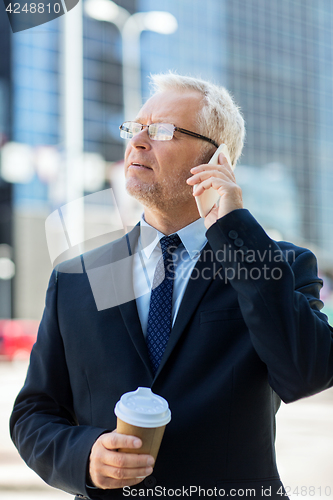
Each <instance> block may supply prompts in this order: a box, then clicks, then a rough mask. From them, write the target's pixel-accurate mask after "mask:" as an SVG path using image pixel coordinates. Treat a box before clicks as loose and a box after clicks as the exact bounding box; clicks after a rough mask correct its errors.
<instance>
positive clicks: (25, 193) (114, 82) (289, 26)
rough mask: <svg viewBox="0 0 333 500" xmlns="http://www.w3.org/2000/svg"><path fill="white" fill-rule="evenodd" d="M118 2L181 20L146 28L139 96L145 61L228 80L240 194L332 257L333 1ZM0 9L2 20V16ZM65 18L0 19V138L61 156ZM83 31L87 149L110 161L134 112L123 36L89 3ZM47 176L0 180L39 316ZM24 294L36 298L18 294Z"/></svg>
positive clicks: (19, 286)
mask: <svg viewBox="0 0 333 500" xmlns="http://www.w3.org/2000/svg"><path fill="white" fill-rule="evenodd" d="M118 4H119V5H121V6H122V7H124V8H126V9H127V10H128V11H129V12H130V13H131V14H132V13H134V12H137V11H150V10H166V11H168V12H170V13H172V14H173V15H174V16H175V17H176V19H177V22H178V30H177V31H176V32H175V33H174V34H172V35H161V34H157V33H153V32H150V31H144V32H143V33H142V35H141V40H140V48H141V73H142V98H143V100H145V99H146V98H147V97H148V96H149V86H148V80H149V79H148V76H149V74H150V73H156V72H166V71H168V70H174V71H177V72H178V73H180V74H188V75H191V76H199V77H202V78H204V79H208V80H212V81H213V82H215V83H217V84H220V85H224V86H226V87H227V88H228V89H229V90H230V91H231V93H232V94H233V96H234V97H235V100H236V102H237V103H238V104H239V105H240V107H241V109H242V111H243V114H244V117H245V121H246V127H247V139H246V144H245V147H244V153H243V156H242V157H241V160H240V168H239V169H238V172H237V169H236V177H237V179H238V181H239V183H240V185H241V186H242V187H243V191H244V200H245V204H246V206H247V207H248V208H249V209H250V210H251V211H252V212H253V214H254V215H255V216H256V217H257V218H258V219H259V221H260V222H261V223H262V224H263V225H264V227H265V228H266V229H267V230H271V229H273V230H275V231H277V232H278V233H279V234H280V236H281V238H283V239H289V240H292V241H295V242H296V243H300V244H303V245H305V246H310V247H313V248H314V249H315V251H316V253H317V254H318V256H319V259H320V265H321V268H322V269H323V270H325V271H326V270H330V269H333V258H332V257H331V250H330V249H331V246H332V244H333V231H332V230H331V221H332V220H333V213H332V212H333V204H332V201H331V192H332V190H333V170H332V168H331V158H332V153H333V140H332V137H333V110H332V106H333V88H332V72H333V54H332V32H333V25H332V24H333V7H332V3H331V1H330V0H319V1H318V2H312V1H311V0H272V1H270V2H267V1H266V0H233V1H232V2H230V1H229V2H228V1H226V0H206V1H205V2H199V1H198V0H182V1H179V0H119V1H118ZM2 8H3V7H2ZM0 19H1V22H2V23H4V22H5V21H6V17H5V16H1V17H0ZM62 22H63V19H62V18H61V17H60V18H58V19H55V20H53V21H51V22H49V23H47V24H45V25H42V26H39V27H36V28H33V29H31V30H27V31H23V32H20V33H15V34H14V35H13V34H10V32H9V29H8V28H9V25H8V26H7V28H6V29H7V34H6V32H5V31H3V30H1V35H0V36H1V37H2V38H3V39H4V41H3V43H7V44H8V54H9V55H10V57H8V58H7V59H5V62H2V63H1V66H0V101H1V102H2V106H1V105H0V106H1V107H0V126H1V130H0V133H1V134H4V135H3V137H4V138H5V140H8V138H10V140H12V141H15V142H19V143H24V144H28V145H30V146H31V147H32V148H34V150H35V149H37V148H38V147H39V146H41V145H48V146H52V147H53V148H55V150H56V151H57V153H58V155H59V157H60V158H61V155H62V152H63V140H64V138H63V92H62V88H63V87H62V85H63V83H62V81H63V80H62V77H63V66H62V32H63V27H62ZM83 34H84V37H83V51H84V150H85V151H86V152H90V153H99V154H101V155H102V156H103V158H104V159H105V161H106V162H108V163H109V164H110V163H111V162H116V161H118V160H120V159H121V158H122V153H123V143H122V141H121V140H120V139H119V130H118V126H119V124H120V123H122V121H124V119H133V118H134V117H124V113H123V101H122V99H123V98H122V74H121V69H122V56H121V39H120V36H119V32H118V30H117V28H116V27H115V26H114V25H113V24H112V23H106V22H101V21H96V20H93V19H91V18H89V17H88V16H87V15H84V18H83ZM6 61H7V62H6ZM8 61H10V64H9V63H8ZM6 64H7V66H6ZM4 82H5V83H4ZM4 89H5V90H4ZM4 96H6V97H4ZM4 103H7V104H4ZM8 103H9V104H8ZM6 105H7V106H8V105H9V108H8V109H10V110H11V112H8V111H6V110H5V107H6ZM246 167H248V168H246ZM111 176H112V174H111ZM107 181H108V179H106V184H105V187H107V186H108V183H107ZM111 182H112V179H111ZM55 184H56V181H55V180H54V177H52V176H50V177H49V178H48V177H47V176H46V178H44V177H43V175H40V173H38V171H37V172H35V174H34V175H33V176H32V177H31V179H30V181H29V182H26V183H16V184H14V185H13V186H10V185H8V183H7V184H2V186H5V191H6V190H7V191H6V192H5V191H1V198H0V203H2V202H3V201H1V200H4V199H6V196H7V195H8V193H9V192H11V191H13V214H14V215H13V224H12V227H13V242H14V246H15V260H16V267H17V273H16V277H15V307H14V311H15V315H16V316H18V317H23V316H25V317H27V316H28V317H39V315H40V312H41V309H42V306H43V300H44V290H45V286H46V283H47V279H48V276H49V274H50V271H51V268H52V264H51V261H50V259H49V255H48V251H47V245H46V239H45V229H44V223H45V219H46V218H47V216H48V215H49V214H50V213H51V212H52V211H53V210H54V209H55V208H57V203H58V202H59V203H63V201H61V197H59V198H55V197H54V187H55ZM1 189H3V187H1V185H0V190H1ZM88 192H89V191H87V193H88ZM254 192H255V196H254V195H253V193H254ZM6 193H7V194H6ZM52 193H53V194H52ZM268 204H269V207H268ZM0 222H1V221H0ZM0 231H1V230H0ZM0 234H1V233H0ZM36 242H38V244H37V245H36ZM0 243H1V242H0ZM28 270H29V271H28ZM31 291H32V292H33V293H31ZM41 291H42V292H41ZM32 295H33V296H34V300H30V299H27V296H32ZM36 297H37V298H36Z"/></svg>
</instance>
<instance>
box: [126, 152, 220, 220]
mask: <svg viewBox="0 0 333 500" xmlns="http://www.w3.org/2000/svg"><path fill="white" fill-rule="evenodd" d="M210 156H211V154H209V153H208V154H207V148H203V150H202V151H201V153H200V154H199V155H198V158H197V160H196V161H195V162H194V163H195V165H200V164H202V163H207V162H208V161H209V159H210ZM195 165H193V166H195ZM190 176H191V173H190V170H189V171H188V172H183V171H181V172H179V173H178V175H177V176H175V177H174V178H170V179H164V180H163V181H160V182H158V183H157V182H156V183H147V182H144V181H140V180H137V179H134V178H133V177H132V178H130V179H127V180H126V190H127V192H128V194H130V195H131V196H133V198H135V199H136V200H138V201H139V202H140V203H142V205H144V206H145V207H146V208H155V209H156V208H157V209H159V210H163V211H168V212H169V211H170V210H174V209H176V208H179V207H180V206H181V205H185V206H186V205H187V206H188V204H189V203H190V201H191V200H192V201H194V199H193V198H194V197H193V187H192V186H189V185H188V184H187V182H186V181H187V179H188V178H189V177H190Z"/></svg>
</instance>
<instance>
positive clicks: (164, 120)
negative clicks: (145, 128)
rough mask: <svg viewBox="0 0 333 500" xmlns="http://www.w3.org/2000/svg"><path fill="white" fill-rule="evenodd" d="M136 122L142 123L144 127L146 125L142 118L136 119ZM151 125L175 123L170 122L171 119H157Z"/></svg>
mask: <svg viewBox="0 0 333 500" xmlns="http://www.w3.org/2000/svg"><path fill="white" fill-rule="evenodd" d="M135 121H136V123H141V124H142V125H146V123H144V121H143V120H142V118H140V117H139V118H135ZM151 123H171V124H172V125H173V122H171V121H170V118H163V117H162V118H156V119H154V121H152V122H151Z"/></svg>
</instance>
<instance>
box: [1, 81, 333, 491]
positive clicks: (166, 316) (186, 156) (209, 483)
mask: <svg viewBox="0 0 333 500" xmlns="http://www.w3.org/2000/svg"><path fill="white" fill-rule="evenodd" d="M152 80H153V85H154V93H153V95H152V97H150V99H148V101H147V102H146V103H145V104H144V106H143V107H142V109H141V110H140V112H139V114H138V116H137V117H136V119H135V121H133V122H125V123H124V124H123V125H122V126H121V127H120V129H121V136H122V137H123V138H127V139H129V142H128V145H127V148H126V153H125V177H126V187H127V190H128V192H129V193H130V194H131V195H132V196H134V197H135V198H137V199H138V200H139V201H140V202H141V203H142V204H143V206H144V214H143V217H142V220H141V221H140V224H139V225H138V226H136V227H135V228H134V229H133V230H132V231H131V232H130V233H129V234H128V235H125V236H124V237H123V238H121V239H120V240H118V241H116V242H113V243H110V244H109V245H106V246H104V247H101V248H99V249H96V250H93V251H92V252H89V253H88V254H84V255H83V256H82V258H81V259H79V258H78V259H74V260H73V261H70V262H67V263H64V264H63V265H61V266H60V267H59V268H57V269H56V270H54V272H53V274H52V277H51V280H50V284H49V288H48V292H47V297H46V307H45V312H44V315H43V318H42V321H41V325H40V330H39V334H38V339H37V343H36V345H35V346H34V348H33V351H32V355H31V361H30V367H29V370H28V375H27V379H26V382H25V385H24V387H23V389H22V391H21V392H20V394H19V396H18V398H17V401H16V403H15V407H14V410H13V414H12V418H11V431H12V436H13V440H14V442H15V444H16V446H17V447H18V449H19V451H20V453H21V455H22V457H23V458H24V460H25V461H26V462H27V464H28V465H29V466H30V467H31V468H33V469H34V470H35V471H36V472H37V473H38V474H39V475H40V476H41V477H42V478H43V479H44V480H45V481H46V482H48V483H49V484H51V485H53V486H55V487H57V488H60V489H63V490H65V491H67V492H70V493H73V494H75V495H76V496H77V497H81V498H82V497H89V498H92V499H113V498H123V497H124V496H150V497H155V498H157V497H160V496H167V497H168V496H174V495H176V496H192V497H194V498H196V497H201V496H204V495H207V496H234V497H235V498H240V497H244V496H247V495H251V496H254V495H255V496H257V497H258V496H259V497H260V496H270V497H271V498H275V499H281V497H282V496H284V495H285V492H284V489H283V486H282V483H281V481H280V479H279V474H278V471H277V467H276V462H275V450H274V438H275V413H276V411H277V409H278V407H279V404H280V399H282V400H284V401H285V402H290V401H294V400H296V399H298V398H301V397H305V396H309V395H311V394H314V393H316V392H319V391H321V390H324V389H325V388H327V387H329V386H331V385H332V382H333V351H332V346H333V343H332V328H331V327H330V326H329V325H328V323H327V318H326V316H325V315H324V314H322V313H320V309H321V308H322V302H321V301H320V298H319V290H320V288H321V286H322V282H321V280H320V279H319V278H318V276H317V269H316V260H315V257H314V256H313V254H312V253H311V252H310V251H308V250H306V249H304V248H299V247H296V246H294V245H292V244H290V243H286V242H279V243H277V242H275V241H273V240H271V239H270V238H269V236H268V235H267V234H266V233H265V231H264V230H263V229H262V227H261V226H260V225H259V223H258V222H257V221H256V220H255V219H254V218H253V216H252V215H251V214H250V213H249V211H248V210H246V209H244V208H243V202H242V192H241V188H240V187H239V186H238V185H237V182H236V179H235V176H234V173H233V170H232V168H231V167H232V166H235V165H236V162H237V159H238V158H239V156H240V154H241V151H242V147H243V140H244V122H243V118H242V116H241V114H240V112H239V109H238V108H237V106H236V105H235V103H234V102H233V100H232V98H231V97H230V95H229V94H228V92H227V91H226V90H225V89H224V88H219V87H217V86H215V85H212V84H210V83H209V82H205V81H202V80H198V79H194V78H189V77H181V76H178V75H174V74H167V75H155V76H154V77H153V78H152ZM221 143H225V144H226V145H227V146H228V149H229V153H230V158H231V162H232V165H229V164H228V162H227V159H226V157H225V156H224V155H223V154H220V155H219V163H216V164H208V161H209V159H210V158H211V156H212V155H213V153H214V152H215V151H216V148H217V146H218V145H220V144H221ZM195 184H197V187H196V190H195V195H193V186H194V185H195ZM210 188H212V189H215V190H216V191H218V194H219V195H220V199H219V202H218V205H215V206H214V207H213V208H212V210H211V211H210V213H209V214H208V215H207V216H206V217H205V218H200V217H199V213H198V209H197V205H196V201H195V196H200V195H201V194H202V193H203V192H204V191H205V190H207V189H210ZM146 230H147V231H148V233H149V237H146V233H145V231H146ZM151 232H153V236H152V235H151ZM159 242H160V243H159ZM161 247H162V251H163V259H162V262H163V263H164V266H165V276H164V280H163V281H160V282H159V284H158V285H156V286H155V285H154V274H155V271H156V272H157V270H158V268H159V266H160V265H161ZM126 259H127V260H126ZM128 259H129V260H128ZM125 260H126V262H131V266H130V272H128V269H127V270H126V269H125V267H126V266H125ZM81 264H82V265H83V272H77V270H75V269H76V266H79V265H81ZM112 264H116V267H118V268H119V269H120V270H121V276H122V279H118V280H117V279H114V275H112V273H110V274H108V273H107V269H109V267H108V266H110V265H112ZM167 268H169V271H167ZM100 269H102V272H100V274H99V275H98V276H99V280H100V281H101V282H103V283H104V284H103V285H101V288H100V290H101V293H100V296H99V298H98V300H97V295H96V294H95V295H94V294H93V293H92V289H91V282H92V281H91V280H92V270H95V271H96V270H97V271H98V270H100ZM97 271H96V272H97ZM168 273H169V274H168ZM103 274H104V276H103ZM170 274H172V276H171V275H170ZM166 280H168V284H169V285H170V283H171V287H170V286H169V287H167V288H163V287H164V284H165V282H166ZM110 283H111V285H110ZM160 286H161V287H162V289H160V288H159V287H160ZM120 288H121V289H122V290H121V293H120V295H121V297H122V299H121V298H119V296H118V299H117V300H118V302H117V301H116V302H114V301H112V300H113V296H116V295H117V294H118V295H119V289H120ZM147 288H148V289H147ZM167 289H168V291H167ZM170 289H171V292H170ZM158 290H160V292H161V290H162V293H159V292H158ZM129 291H131V293H129ZM127 292H128V295H126V294H127ZM98 301H101V302H102V305H101V303H99V304H98ZM103 301H104V302H103ZM108 301H109V302H108ZM108 304H109V307H108ZM151 306H152V307H151ZM153 306H154V307H153ZM162 317H163V321H162V320H161V318H162ZM138 386H145V387H151V389H152V390H153V391H154V392H155V393H157V394H159V395H161V396H163V397H165V398H166V399H167V401H168V402H169V405H170V409H171V412H172V420H171V422H170V424H168V425H167V427H166V431H165V435H164V438H163V441H162V445H161V449H160V452H159V455H158V457H157V460H156V464H155V463H154V459H153V458H152V457H151V456H149V455H145V454H142V455H140V454H138V453H123V452H120V451H118V450H119V449H120V448H133V450H134V451H135V450H136V449H138V450H139V448H140V446H141V441H140V439H138V438H135V437H134V436H124V435H121V434H118V433H117V432H116V431H115V428H116V417H115V415H114V411H113V410H114V406H115V404H116V402H117V401H118V400H119V398H120V396H121V395H122V394H123V393H125V392H128V391H133V390H135V389H136V388H137V387H138Z"/></svg>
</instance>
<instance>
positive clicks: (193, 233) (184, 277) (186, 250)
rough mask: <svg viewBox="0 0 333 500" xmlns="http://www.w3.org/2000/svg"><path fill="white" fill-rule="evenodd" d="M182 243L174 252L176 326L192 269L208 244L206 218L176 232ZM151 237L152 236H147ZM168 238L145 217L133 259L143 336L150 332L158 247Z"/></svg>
mask: <svg viewBox="0 0 333 500" xmlns="http://www.w3.org/2000/svg"><path fill="white" fill-rule="evenodd" d="M177 233H178V235H179V237H180V239H181V242H182V243H181V244H180V245H179V247H178V248H177V249H176V250H175V251H174V258H173V259H174V272H175V281H174V286H173V298H172V324H174V322H175V319H176V316H177V313H178V311H179V307H180V304H181V301H182V298H183V295H184V293H185V289H186V285H187V283H188V281H189V278H190V276H191V273H192V271H193V268H194V266H195V264H196V262H197V260H198V258H199V256H200V252H201V250H202V249H203V247H204V246H205V244H206V242H207V238H206V236H205V233H206V227H205V224H204V219H202V218H200V219H198V220H196V221H194V222H192V224H189V225H188V226H186V227H183V228H182V229H180V230H179V231H177ZM148 234H149V236H148ZM163 236H165V235H164V234H163V233H161V232H160V231H158V230H157V229H155V228H153V227H152V226H150V225H149V224H147V222H146V221H145V220H144V217H143V216H142V219H141V222H140V237H139V240H138V244H137V248H136V249H135V255H134V259H133V283H134V294H135V297H136V305H137V309H138V313H139V318H140V322H141V327H142V331H143V333H144V335H145V336H146V332H147V322H148V312H149V302H150V294H151V287H152V283H153V278H154V273H155V268H156V265H157V262H158V261H159V259H160V257H161V255H162V251H161V247H160V245H159V244H158V243H159V241H160V239H161V238H162V237H163Z"/></svg>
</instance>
